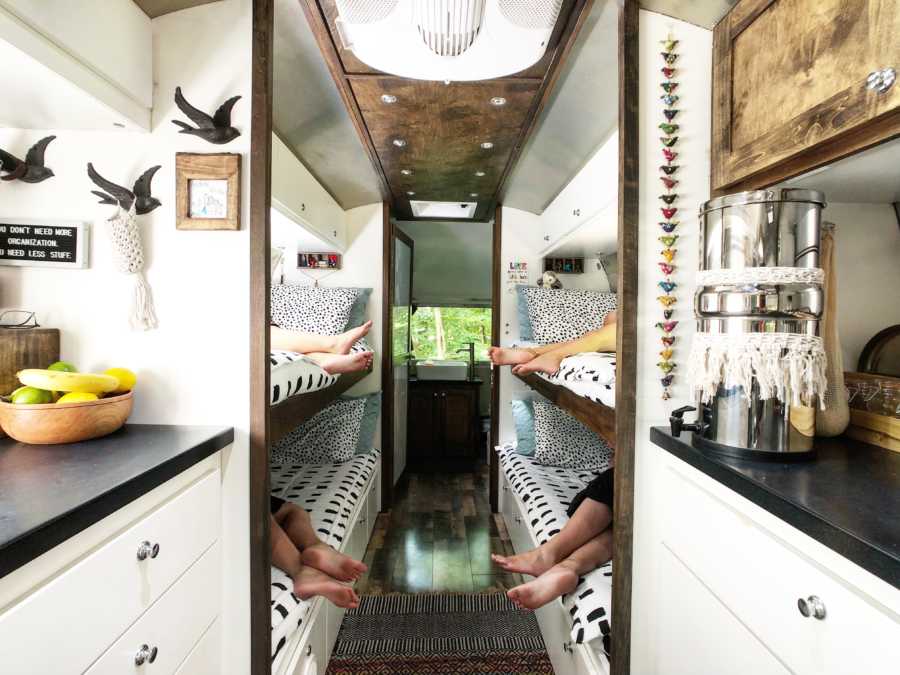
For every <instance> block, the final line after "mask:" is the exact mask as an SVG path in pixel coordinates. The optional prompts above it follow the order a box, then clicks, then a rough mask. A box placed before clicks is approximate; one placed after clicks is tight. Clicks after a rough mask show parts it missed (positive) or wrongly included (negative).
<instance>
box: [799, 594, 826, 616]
mask: <svg viewBox="0 0 900 675" xmlns="http://www.w3.org/2000/svg"><path fill="white" fill-rule="evenodd" d="M797 609H799V610H800V613H801V614H802V615H803V616H805V617H807V618H809V617H813V618H815V619H819V620H820V621H821V620H822V619H824V618H825V614H826V612H825V603H824V602H822V600H821V599H820V598H819V596H817V595H811V596H809V597H808V598H805V599H804V598H799V599H798V600H797Z"/></svg>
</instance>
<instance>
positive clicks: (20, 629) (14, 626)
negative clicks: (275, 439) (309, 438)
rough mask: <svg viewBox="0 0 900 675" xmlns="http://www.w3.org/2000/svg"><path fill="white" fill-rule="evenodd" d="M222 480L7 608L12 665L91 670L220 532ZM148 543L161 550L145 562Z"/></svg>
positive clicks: (199, 488)
mask: <svg viewBox="0 0 900 675" xmlns="http://www.w3.org/2000/svg"><path fill="white" fill-rule="evenodd" d="M219 484H220V474H219V471H218V470H216V471H214V472H212V473H210V474H209V475H207V476H205V477H204V478H201V479H200V480H199V481H198V482H196V483H194V484H193V485H191V486H190V487H188V488H186V489H185V490H184V491H183V492H181V493H180V494H178V495H176V496H175V497H173V498H172V499H171V500H169V501H167V502H166V503H164V504H162V505H161V506H159V507H157V508H156V509H155V510H154V511H152V512H150V513H149V514H148V515H147V516H145V517H144V518H142V519H141V520H139V521H138V522H136V523H135V524H134V525H132V526H130V527H129V528H128V529H126V530H125V531H124V532H122V533H121V534H119V535H117V536H116V537H114V538H113V539H111V540H109V541H108V542H107V543H105V544H103V545H102V546H100V547H99V548H97V549H96V550H95V551H93V552H92V553H90V554H89V555H87V556H86V557H85V558H83V559H82V560H80V561H78V562H76V563H75V564H74V565H73V566H72V567H70V568H68V569H66V570H64V571H63V572H62V573H61V574H60V575H59V576H58V577H57V578H56V579H54V580H53V581H51V582H48V583H46V584H44V585H43V586H41V587H40V588H38V589H37V590H36V591H35V592H34V593H32V594H30V595H29V596H27V597H26V598H24V599H23V600H22V601H21V602H19V603H17V604H15V605H12V606H11V608H10V609H9V610H7V611H6V612H5V613H3V614H0V663H2V664H3V669H4V671H6V672H11V673H26V672H27V673H81V672H83V671H84V670H85V669H86V668H87V667H88V666H89V665H90V664H91V663H92V662H93V661H94V659H96V658H97V657H98V656H99V655H100V654H101V653H102V652H103V650H104V649H105V648H106V647H108V646H109V644H110V643H111V642H112V640H113V639H115V637H116V636H118V635H121V634H122V632H123V631H124V630H125V629H126V628H127V627H128V626H130V625H131V624H132V623H133V622H134V620H135V619H137V617H138V616H140V615H141V613H143V612H144V611H145V610H146V609H147V608H148V607H150V605H152V604H153V603H154V602H155V601H156V600H157V599H158V598H159V597H160V596H161V595H162V594H163V593H164V592H165V591H166V589H168V588H169V587H170V586H171V585H172V583H173V582H174V581H175V580H176V579H177V578H178V577H179V576H181V574H182V573H184V571H185V570H186V569H187V568H188V567H190V565H191V564H192V563H193V562H194V561H196V560H197V559H198V558H199V557H200V556H201V555H202V553H203V552H204V551H205V550H206V549H207V548H209V547H210V545H211V544H212V543H213V542H214V541H215V540H216V539H217V538H218V536H219V509H220V506H219V501H220V500H219ZM145 541H146V542H151V544H159V552H158V554H157V556H156V557H155V558H151V557H147V558H146V559H145V560H143V561H141V560H138V558H137V553H138V548H139V547H140V546H141V543H142V542H145ZM36 626H42V628H41V629H40V630H36V628H35V627H36ZM73 626H77V627H78V631H73V630H72V627H73ZM198 635H199V634H198ZM198 635H197V636H194V639H195V640H196V638H197V637H198ZM192 644H193V643H192ZM48 645H52V649H48V648H47V646H48Z"/></svg>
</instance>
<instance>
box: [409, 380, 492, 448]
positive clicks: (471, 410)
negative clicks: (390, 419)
mask: <svg viewBox="0 0 900 675" xmlns="http://www.w3.org/2000/svg"><path fill="white" fill-rule="evenodd" d="M480 387H481V382H480V381H476V382H451V381H446V382H445V381H430V380H427V381H423V380H411V381H410V383H409V414H408V418H409V429H408V434H407V446H408V448H409V457H410V460H412V461H415V460H430V459H450V460H457V459H472V458H474V457H475V456H476V454H477V450H478V392H479V388H480Z"/></svg>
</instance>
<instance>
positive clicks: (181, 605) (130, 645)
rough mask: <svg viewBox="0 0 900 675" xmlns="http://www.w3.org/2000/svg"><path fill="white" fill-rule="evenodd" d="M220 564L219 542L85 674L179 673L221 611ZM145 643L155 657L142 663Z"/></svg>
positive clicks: (154, 674)
mask: <svg viewBox="0 0 900 675" xmlns="http://www.w3.org/2000/svg"><path fill="white" fill-rule="evenodd" d="M220 570H221V560H220V557H219V545H218V543H216V544H214V545H213V546H212V548H210V549H209V550H208V551H207V552H206V553H204V554H203V557H201V558H200V560H198V561H197V562H196V563H194V564H193V565H192V566H191V568H190V569H189V570H188V571H187V572H186V573H185V574H184V575H183V576H182V577H181V578H180V579H179V580H178V581H177V582H175V585H174V586H172V588H170V589H169V590H168V591H167V592H166V593H165V594H164V595H163V596H162V597H161V598H160V599H159V600H158V601H157V602H156V603H155V604H154V605H153V606H152V607H151V608H150V609H149V610H147V612H146V613H145V614H144V615H143V616H142V617H141V618H140V619H138V620H137V621H136V622H135V624H134V625H133V626H132V627H131V628H129V629H128V630H127V631H125V634H124V635H122V637H120V638H119V639H118V640H116V642H115V644H113V646H112V647H110V648H109V649H108V650H107V651H106V652H105V653H104V654H103V656H101V657H100V658H99V659H98V660H97V662H96V663H95V664H94V665H93V666H91V668H90V669H89V670H87V672H86V673H85V675H123V674H124V673H141V672H147V673H152V675H166V674H167V673H174V672H175V670H176V669H177V668H178V667H179V666H180V665H181V663H182V661H184V660H185V658H187V656H188V654H190V653H191V649H192V648H193V647H194V645H196V644H197V643H198V641H199V640H200V638H201V637H202V636H203V634H204V632H205V631H206V629H207V628H209V626H210V625H211V624H212V622H213V621H214V620H215V618H216V616H217V615H218V613H219V595H220V593H221V586H220V582H221V578H220ZM144 645H146V647H147V649H146V650H144V652H145V653H149V654H150V656H149V657H147V656H145V657H144V658H145V659H153V660H152V662H151V661H149V660H145V661H144V662H143V663H142V664H140V665H139V664H138V663H137V661H136V657H137V655H138V653H139V652H141V650H142V648H143V647H144ZM154 649H155V650H156V653H155V656H154V655H153V651H152V650H154ZM195 672H196V671H195Z"/></svg>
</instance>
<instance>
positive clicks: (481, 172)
mask: <svg viewBox="0 0 900 675" xmlns="http://www.w3.org/2000/svg"><path fill="white" fill-rule="evenodd" d="M475 175H476V176H478V177H479V178H481V177H482V176H483V175H484V171H476V172H475Z"/></svg>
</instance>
